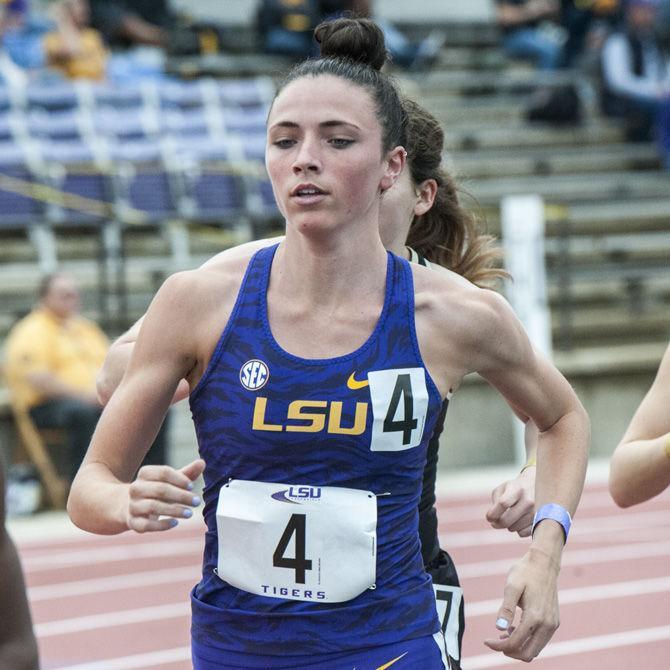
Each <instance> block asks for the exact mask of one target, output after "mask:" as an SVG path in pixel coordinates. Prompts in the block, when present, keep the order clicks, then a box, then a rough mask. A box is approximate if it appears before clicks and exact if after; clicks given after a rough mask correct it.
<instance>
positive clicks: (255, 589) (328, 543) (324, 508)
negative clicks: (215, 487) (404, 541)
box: [216, 479, 377, 602]
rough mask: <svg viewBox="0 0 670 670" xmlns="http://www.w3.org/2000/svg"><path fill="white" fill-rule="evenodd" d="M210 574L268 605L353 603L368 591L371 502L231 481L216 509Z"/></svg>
mask: <svg viewBox="0 0 670 670" xmlns="http://www.w3.org/2000/svg"><path fill="white" fill-rule="evenodd" d="M216 526H217V533H218V540H219V556H218V562H217V573H218V575H219V577H220V578H221V579H223V580H225V581H226V582H228V583H229V584H231V585H232V586H235V587H236V588H238V589H242V590H244V591H248V592H250V593H255V594H258V595H263V596H268V597H272V598H283V599H285V600H303V601H314V602H344V601H347V600H352V599H353V598H355V597H356V596H358V595H360V594H361V593H363V591H365V590H366V589H369V588H374V584H375V577H376V559H377V498H376V496H375V495H374V493H372V492H370V491H359V490H357V489H347V488H338V487H334V486H307V485H302V484H296V485H290V484H271V483H264V482H253V481H245V480H241V479H234V480H232V481H230V482H228V483H227V484H225V485H224V486H222V487H221V491H220V492H219V502H218V506H217V510H216Z"/></svg>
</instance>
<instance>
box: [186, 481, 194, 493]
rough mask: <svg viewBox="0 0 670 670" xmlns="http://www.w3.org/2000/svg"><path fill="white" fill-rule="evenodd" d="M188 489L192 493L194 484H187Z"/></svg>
mask: <svg viewBox="0 0 670 670" xmlns="http://www.w3.org/2000/svg"><path fill="white" fill-rule="evenodd" d="M186 488H187V489H188V490H189V491H192V490H193V482H189V483H188V484H186Z"/></svg>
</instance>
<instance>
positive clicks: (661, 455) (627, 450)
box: [609, 346, 670, 507]
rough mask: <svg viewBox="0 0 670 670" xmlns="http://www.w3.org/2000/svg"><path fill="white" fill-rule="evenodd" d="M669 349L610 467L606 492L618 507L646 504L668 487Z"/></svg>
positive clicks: (669, 455) (669, 446)
mask: <svg viewBox="0 0 670 670" xmlns="http://www.w3.org/2000/svg"><path fill="white" fill-rule="evenodd" d="M669 405H670V346H668V348H667V349H666V351H665V354H664V356H663V359H662V360H661V364H660V366H659V368H658V372H657V374H656V378H655V379H654V383H653V384H652V386H651V388H650V389H649V391H648V393H647V395H646V396H645V398H644V400H643V401H642V403H641V404H640V406H639V407H638V409H637V411H636V412H635V414H634V416H633V418H632V420H631V422H630V425H629V426H628V429H627V430H626V432H625V434H624V436H623V438H622V440H621V442H620V443H619V445H618V446H617V448H616V449H615V450H614V454H613V456H612V461H611V464H610V480H609V488H610V493H611V494H612V498H614V501H615V502H616V503H617V505H620V506H621V507H629V506H630V505H635V504H637V503H640V502H643V501H645V500H649V499H650V498H653V497H654V496H656V495H658V494H659V493H661V492H662V491H664V490H665V489H666V488H667V487H668V486H670V412H669V411H668V406H669Z"/></svg>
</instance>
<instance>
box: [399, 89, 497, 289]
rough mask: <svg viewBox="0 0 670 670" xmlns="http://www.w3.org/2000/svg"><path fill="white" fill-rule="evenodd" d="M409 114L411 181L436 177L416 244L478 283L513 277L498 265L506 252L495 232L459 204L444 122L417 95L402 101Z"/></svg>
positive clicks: (410, 238) (416, 223)
mask: <svg viewBox="0 0 670 670" xmlns="http://www.w3.org/2000/svg"><path fill="white" fill-rule="evenodd" d="M403 104H404V106H405V111H406V113H407V120H408V123H407V144H406V145H405V147H406V149H407V166H408V167H409V170H410V175H411V177H412V181H413V182H414V184H415V185H419V184H421V183H422V182H424V181H426V180H427V179H434V180H435V181H436V182H437V194H436V196H435V202H434V203H433V206H432V207H431V208H430V210H429V211H428V212H426V213H425V214H422V215H421V216H415V217H414V220H413V221H412V224H411V226H410V229H409V233H408V234H407V246H409V247H412V248H413V249H415V250H416V251H417V252H419V253H420V254H421V255H422V256H424V257H425V258H427V259H428V260H429V261H431V262H432V263H437V264H438V265H442V266H443V267H445V268H447V269H449V270H452V271H453V272H456V273H457V274H459V275H461V276H463V277H465V278H466V279H468V280H469V281H471V282H472V283H473V284H477V285H478V286H491V285H492V284H493V283H495V281H496V280H498V279H501V278H503V277H508V276H509V275H508V273H507V272H505V270H503V269H501V268H500V267H498V266H499V263H500V259H501V257H502V251H501V250H500V249H499V248H497V247H496V246H494V240H495V238H493V237H492V236H491V235H487V234H484V233H482V232H481V231H480V226H479V222H478V221H477V219H476V218H475V216H474V215H473V214H471V213H470V212H468V211H466V210H465V209H464V208H463V207H462V206H461V204H460V202H459V199H458V192H457V187H456V183H455V181H454V179H453V177H452V176H451V175H450V174H448V173H447V171H446V170H445V169H444V168H443V167H442V151H443V147H444V132H443V130H442V127H441V125H440V122H439V121H438V120H437V119H436V118H435V117H434V116H433V115H432V114H431V113H430V112H429V111H428V110H426V109H424V108H423V107H422V106H421V105H419V104H417V103H416V102H414V101H412V100H408V99H405V100H404V102H403Z"/></svg>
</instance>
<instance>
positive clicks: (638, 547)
mask: <svg viewBox="0 0 670 670" xmlns="http://www.w3.org/2000/svg"><path fill="white" fill-rule="evenodd" d="M443 539H444V540H445V541H444V542H443V546H448V539H449V538H448V536H447V537H446V538H443ZM668 555H670V541H668V542H644V543H639V544H622V545H612V546H609V547H602V548H597V549H578V550H576V549H573V548H572V547H571V546H570V545H569V546H568V549H567V550H566V552H565V554H564V555H563V560H562V564H563V566H567V565H590V564H594V563H613V562H617V561H627V560H636V559H640V558H654V557H658V556H668ZM513 561H514V559H512V558H507V559H501V560H495V561H480V562H476V563H463V562H459V564H458V573H459V575H460V576H461V577H466V578H473V577H488V576H494V575H501V574H506V573H507V572H508V571H509V569H510V567H511V566H512V563H513ZM199 574H200V565H199V562H198V564H196V563H195V562H194V564H193V565H192V566H184V567H181V568H165V569H156V570H148V571H147V570H145V571H141V572H128V573H124V574H122V575H114V576H110V577H96V578H93V579H81V580H75V581H67V582H55V583H52V584H44V585H41V586H32V587H30V588H29V589H28V594H29V599H30V601H31V602H40V601H46V600H54V599H62V598H68V597H77V596H81V595H87V594H93V593H106V592H109V591H118V590H121V589H124V588H133V589H134V588H141V587H142V586H150V585H156V584H169V583H178V582H189V581H193V582H195V581H197V580H198V578H199Z"/></svg>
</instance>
